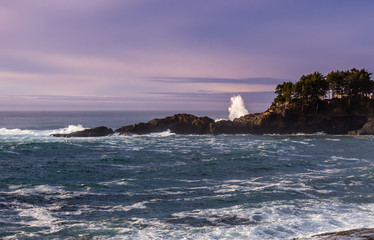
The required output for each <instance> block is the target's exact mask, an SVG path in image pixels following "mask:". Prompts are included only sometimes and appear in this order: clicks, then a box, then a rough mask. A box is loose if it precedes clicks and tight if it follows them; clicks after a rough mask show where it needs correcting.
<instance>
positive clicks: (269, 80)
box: [149, 77, 291, 85]
mask: <svg viewBox="0 0 374 240" xmlns="http://www.w3.org/2000/svg"><path fill="white" fill-rule="evenodd" d="M149 78H151V79H155V80H156V81H160V82H168V83H215V84H259V85H277V84H279V83H282V82H288V81H291V80H288V79H279V78H265V77H259V78H243V79H237V78H203V77H149Z"/></svg>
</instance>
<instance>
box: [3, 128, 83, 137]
mask: <svg viewBox="0 0 374 240" xmlns="http://www.w3.org/2000/svg"><path fill="white" fill-rule="evenodd" d="M84 129H86V128H84V127H83V126H82V125H69V126H68V127H65V128H60V129H51V130H30V129H18V128H14V129H7V128H0V136H35V137H42V136H50V135H51V134H57V133H60V134H66V133H72V132H76V131H82V130H84Z"/></svg>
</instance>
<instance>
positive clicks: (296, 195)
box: [0, 111, 374, 240]
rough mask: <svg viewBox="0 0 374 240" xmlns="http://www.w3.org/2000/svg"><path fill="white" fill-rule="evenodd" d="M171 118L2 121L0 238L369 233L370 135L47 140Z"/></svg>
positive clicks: (373, 199)
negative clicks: (356, 230) (365, 230)
mask: <svg viewBox="0 0 374 240" xmlns="http://www.w3.org/2000/svg"><path fill="white" fill-rule="evenodd" d="M174 113H176V112H156V111H154V112H152V111H149V112H0V239H194V240H196V239H292V238H295V237H306V236H310V235H313V234H317V233H322V232H329V231H339V230H345V229H352V228H362V227H373V226H374V181H373V180H374V148H373V146H374V137H372V136H360V137H356V136H336V135H325V134H323V133H316V134H312V135H305V134H302V133H300V134H295V135H264V136H257V135H218V136H212V135H176V134H173V133H170V132H168V131H166V132H162V133H153V134H148V135H142V136H137V135H134V136H111V137H99V138H55V137H51V136H50V134H52V133H67V132H71V131H76V130H80V129H84V128H90V127H95V126H101V125H105V126H108V127H112V128H118V127H120V126H122V125H127V124H133V123H137V122H140V121H143V122H145V121H148V120H151V119H152V118H155V117H158V118H160V117H165V116H168V115H172V114H174ZM189 113H193V114H196V115H198V116H204V115H207V116H209V117H212V118H215V119H218V118H225V117H226V118H227V114H226V113H224V112H206V113H203V112H189Z"/></svg>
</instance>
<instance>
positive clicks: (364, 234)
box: [294, 228, 374, 240]
mask: <svg viewBox="0 0 374 240" xmlns="http://www.w3.org/2000/svg"><path fill="white" fill-rule="evenodd" d="M339 239H345V240H374V228H360V229H352V230H348V231H340V232H331V233H322V234H318V235H314V236H312V237H306V238H295V239H294V240H339Z"/></svg>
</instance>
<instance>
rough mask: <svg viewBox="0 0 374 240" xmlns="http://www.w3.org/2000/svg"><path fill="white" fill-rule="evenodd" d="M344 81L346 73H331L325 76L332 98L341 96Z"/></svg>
mask: <svg viewBox="0 0 374 240" xmlns="http://www.w3.org/2000/svg"><path fill="white" fill-rule="evenodd" d="M345 79H346V72H344V71H339V70H337V71H331V72H330V73H329V74H327V76H326V81H327V83H328V84H329V89H330V90H331V92H332V98H336V97H338V96H340V97H341V96H343V94H344V84H345Z"/></svg>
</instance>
